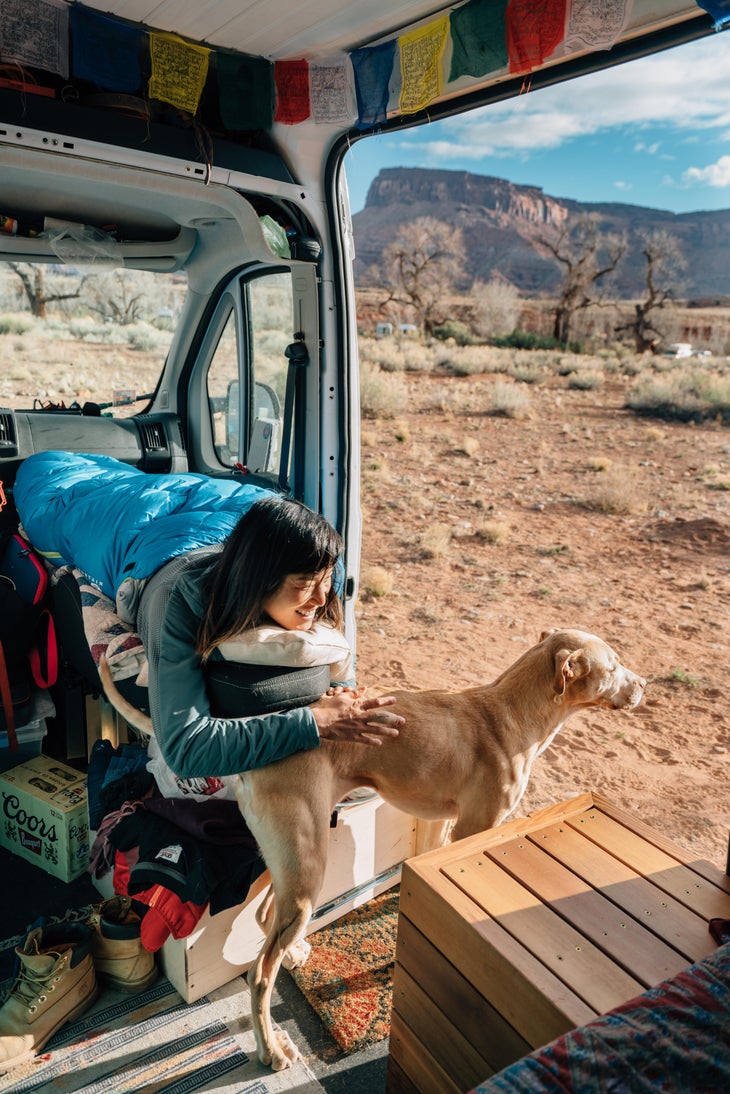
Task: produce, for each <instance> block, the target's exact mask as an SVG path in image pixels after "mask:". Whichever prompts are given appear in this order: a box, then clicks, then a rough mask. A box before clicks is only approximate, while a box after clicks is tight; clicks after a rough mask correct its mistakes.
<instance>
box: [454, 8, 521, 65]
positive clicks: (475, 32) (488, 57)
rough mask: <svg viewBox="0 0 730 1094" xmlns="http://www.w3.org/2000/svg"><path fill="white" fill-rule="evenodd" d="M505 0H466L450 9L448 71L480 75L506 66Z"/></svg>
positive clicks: (507, 58)
mask: <svg viewBox="0 0 730 1094" xmlns="http://www.w3.org/2000/svg"><path fill="white" fill-rule="evenodd" d="M508 2H509V0H469V2H468V3H467V4H465V5H464V6H463V7H462V8H457V9H456V11H452V13H451V17H450V18H451V41H452V46H453V50H452V54H451V71H450V73H449V81H450V82H451V81H453V80H458V78H459V77H460V76H484V75H486V73H487V72H495V71H496V70H497V69H500V68H506V67H507V64H508V61H509V57H508V54H507V42H506V35H505V11H506V9H507V4H508Z"/></svg>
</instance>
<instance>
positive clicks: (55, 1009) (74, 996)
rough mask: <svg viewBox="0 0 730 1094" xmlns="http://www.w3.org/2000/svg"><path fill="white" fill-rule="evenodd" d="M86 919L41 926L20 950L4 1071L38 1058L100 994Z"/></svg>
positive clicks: (0, 1054)
mask: <svg viewBox="0 0 730 1094" xmlns="http://www.w3.org/2000/svg"><path fill="white" fill-rule="evenodd" d="M90 941H91V931H90V930H89V928H88V927H86V926H84V924H83V923H57V924H53V925H51V926H44V927H35V928H34V929H33V930H32V931H31V932H30V934H29V935H28V937H27V938H26V940H25V943H24V945H23V948H22V949H21V948H20V947H17V948H16V950H15V954H16V957H17V959H18V964H19V971H18V975H17V977H16V979H15V981H14V983H13V986H12V987H11V989H10V992H9V994H8V997H7V999H6V1000H5V1003H4V1004H3V1006H2V1007H0V1072H3V1071H7V1070H9V1069H10V1068H12V1067H16V1066H17V1065H18V1064H23V1063H26V1062H27V1061H29V1060H32V1058H33V1056H34V1055H35V1054H36V1052H39V1051H40V1050H41V1049H42V1048H43V1046H44V1045H45V1043H46V1041H48V1040H50V1038H51V1037H52V1036H53V1034H54V1033H55V1032H56V1030H58V1029H60V1028H61V1026H63V1025H64V1024H65V1023H66V1022H71V1021H73V1019H74V1018H78V1017H79V1015H81V1014H83V1013H84V1011H85V1010H87V1008H88V1007H90V1006H91V1004H92V1003H93V1001H94V999H95V998H96V995H97V991H98V988H97V985H96V975H95V973H94V963H93V961H92V960H91V953H90V952H89V944H90Z"/></svg>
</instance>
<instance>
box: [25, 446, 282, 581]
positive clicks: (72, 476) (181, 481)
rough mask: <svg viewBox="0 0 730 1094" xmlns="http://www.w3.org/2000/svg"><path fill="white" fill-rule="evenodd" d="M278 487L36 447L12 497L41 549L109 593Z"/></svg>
mask: <svg viewBox="0 0 730 1094" xmlns="http://www.w3.org/2000/svg"><path fill="white" fill-rule="evenodd" d="M273 493H274V491H272V490H266V489H264V488H263V487H260V486H254V485H253V484H247V483H241V482H233V481H232V480H231V479H214V478H210V477H208V476H207V475H197V474H174V475H148V474H146V473H145V472H144V471H139V470H137V469H136V468H133V467H128V466H127V465H126V464H124V463H121V462H120V461H119V460H115V459H112V457H110V456H97V455H92V454H86V453H83V454H80V453H76V452H39V453H37V454H36V455H34V456H29V457H28V458H27V459H25V460H23V462H22V464H21V465H20V468H19V470H18V474H17V476H16V479H15V485H14V488H13V496H14V500H15V505H16V508H17V510H18V515H19V516H20V521H21V524H22V526H23V529H24V531H25V534H26V535H27V537H28V539H29V540H30V541H31V543H32V544H33V546H34V547H35V548H36V550H37V551H38V552H39V553H40V554H42V555H43V557H44V558H46V559H47V560H48V561H49V562H50V563H52V564H53V565H55V566H62V565H65V564H68V565H73V566H75V567H77V568H78V569H79V570H82V571H83V572H84V573H85V574H86V575H87V576H88V577H89V578H90V579H91V581H92V582H93V584H94V585H97V586H98V587H99V588H100V589H101V590H102V592H104V593H105V594H106V595H107V596H108V597H110V598H111V599H112V600H114V599H115V597H116V594H117V590H118V589H119V587H120V586H121V584H122V582H124V581H126V580H127V579H129V578H132V579H136V580H144V579H145V578H148V577H151V576H152V574H154V573H155V571H156V570H159V568H160V567H161V566H163V565H164V564H165V563H166V562H169V561H170V559H172V558H175V557H176V556H178V555H182V554H186V553H187V552H188V551H192V550H194V549H195V548H196V547H207V546H212V545H213V544H216V543H222V542H223V540H225V539H227V537H228V536H229V534H230V533H231V531H232V530H233V528H234V526H235V525H236V523H237V522H238V520H239V518H240V517H242V516H243V514H244V513H246V512H247V511H248V510H249V509H250V508H251V506H252V505H253V504H254V502H256V501H258V500H259V498H263V497H268V496H270V495H271V494H273Z"/></svg>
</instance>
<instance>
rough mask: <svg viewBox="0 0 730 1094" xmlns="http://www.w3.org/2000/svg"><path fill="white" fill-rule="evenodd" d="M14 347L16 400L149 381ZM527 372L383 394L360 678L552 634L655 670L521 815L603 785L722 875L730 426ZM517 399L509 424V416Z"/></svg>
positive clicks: (371, 430)
mask: <svg viewBox="0 0 730 1094" xmlns="http://www.w3.org/2000/svg"><path fill="white" fill-rule="evenodd" d="M6 338H7V339H8V344H7V346H6V347H4V349H6V350H7V355H6V356H5V358H4V359H5V360H6V361H8V360H9V361H12V362H13V367H12V369H10V370H7V369H6V370H5V375H4V377H3V378H1V383H0V404H2V405H9V406H28V405H30V404H31V403H32V399H33V397H34V396H35V395H36V394H42V395H43V396H44V397H45V398H54V399H56V400H57V399H58V398H59V397H62V398H63V399H64V400H65V401H66V403H67V404H68V402H70V401H71V399H72V398H74V397H76V396H79V397H80V398H81V399H82V400H83V399H91V400H102V401H103V400H104V399H105V398H107V397H108V395H109V392H110V390H111V389H112V388H113V387H115V386H116V387H119V386H120V387H124V388H130V387H131V388H133V387H135V386H136V387H137V389H138V390H139V391H144V390H147V391H149V390H152V387H153V385H154V378H155V375H156V372H157V366H156V365H152V364H151V363H150V362H149V361H148V360H147V359H146V357H145V355H144V354H139V353H135V352H131V351H127V350H122V349H118V348H115V349H114V350H113V351H106V350H100V348H99V347H94V346H92V345H89V344H87V343H77V344H75V345H74V344H70V345H68V346H66V345H64V347H63V349H64V353H63V360H61V353H60V350H61V347H60V346H58V347H56V359H57V360H58V362H59V363H58V366H57V372H58V375H54V372H53V368H51V367H49V365H48V363H47V362H48V357H47V355H46V356H45V359H44V352H43V350H42V349H41V348H39V347H38V346H37V345H35V346H34V347H33V346H32V343H28V345H27V347H26V345H25V339H22V338H15V337H12V336H3V339H2V340H3V342H4V341H5V339H6ZM513 371H514V370H513ZM519 375H520V372H519V370H518V371H516V372H514V374H513V375H512V376H510V377H505V376H504V375H501V376H500V375H497V374H494V373H481V374H480V373H479V372H478V371H477V372H473V373H472V374H471V375H467V376H459V375H455V374H453V373H452V374H449V373H448V372H444V371H443V370H441V371H440V372H439V371H435V372H428V373H427V372H404V373H401V374H400V375H399V376H398V377H397V395H398V398H397V400H396V399H393V400H390V402H391V403H392V404H393V405H388V404H389V399H388V393H387V391H386V392H385V406H384V409H383V410H382V412H378V411H372V410H370V411H369V412H368V413H367V415H366V416H365V417H364V419H363V423H362V509H363V543H362V583H361V595H360V599H359V603H358V607H357V614H358V646H357V655H358V677H359V680H360V681H361V682H362V683H365V684H369V685H378V686H382V685H385V686H387V687H391V686H392V687H395V686H398V687H403V686H405V687H408V688H430V687H439V688H461V687H471V686H474V685H477V684H481V683H485V682H488V681H489V680H491V679H493V678H494V677H495V676H496V675H498V674H499V672H501V671H502V669H503V668H505V667H506V666H507V665H508V664H510V663H511V662H512V661H514V660H516V659H517V657H518V656H519V655H520V654H521V653H522V652H523V651H524V650H525V649H526V648H527V647H528V646H529V645H531V644H532V643H534V642H535V641H537V640H538V638H539V635H540V632H541V631H542V630H543V629H546V628H549V627H554V626H560V627H562V626H566V625H567V626H577V627H579V628H581V629H584V630H589V631H593V632H595V633H597V634H598V635H600V636H601V637H602V638H604V639H605V640H606V641H607V642H609V643H610V644H611V645H612V646H614V648H615V649H616V650H617V651H618V652H619V654H620V656H621V658H622V659H623V661H624V662H625V663H626V664H627V665H628V666H629V667H630V668H632V669H634V670H635V671H637V672H639V673H640V674H641V675H643V676H645V677H647V679H648V686H647V689H646V696H645V700H644V702H643V704H642V705H641V706H640V707H639V708H637V709H635V710H633V711H630V712H609V711H602V710H601V711H598V710H597V711H592V712H589V713H581V714H577V715H575V716H574V718H573V719H571V720H570V721H569V722H568V724H567V726H566V728H565V729H564V731H563V732H562V733H561V735H560V736H558V737H557V738H556V740H555V741H554V743H553V744H552V745H551V747H550V748H549V749H548V750H547V751H546V752H545V753H544V754H543V755H542V756H541V757H540V758H539V759H538V760H537V762H536V764H535V768H534V772H533V777H532V780H531V783H530V786H529V788H528V792H527V794H526V796H525V798H524V799H523V801H522V803H521V805H520V812H521V813H523V814H524V813H529V812H532V811H534V810H536V809H538V808H541V807H543V806H545V805H548V804H551V803H553V802H557V801H561V800H564V799H566V798H570V797H572V796H574V795H576V794H578V793H581V792H582V791H584V790H599V791H602V792H603V793H604V794H605V795H606V796H608V797H609V798H610V799H612V800H613V801H614V802H615V803H616V804H617V805H620V806H623V807H625V808H628V809H631V810H632V811H634V812H635V813H636V815H638V816H639V817H640V818H641V819H643V820H644V821H646V822H647V823H649V824H651V825H653V826H655V827H657V828H659V829H660V830H661V831H663V832H664V833H665V834H666V835H667V836H669V837H670V838H673V839H675V840H676V841H678V842H679V843H680V844H681V845H683V846H684V847H685V848H687V849H688V850H690V851H691V852H693V853H696V854H697V855H698V856H699V857H705V858H708V859H710V860H711V861H712V862H714V863H715V864H716V865H718V866H724V864H725V859H726V853H727V843H728V834H729V833H730V702H729V701H728V684H727V681H728V677H729V676H730V614H729V613H728V605H729V604H730V511H729V510H730V431H729V430H728V427H727V425H724V426H723V425H722V424H721V423H720V422H719V421H717V422H716V421H711V422H709V423H705V424H694V425H693V424H689V423H680V422H676V421H662V420H654V419H651V418H647V417H639V416H637V415H635V414H634V413H633V412H632V411H629V410H626V409H625V401H626V394H627V391H628V390H629V389H630V387H631V385H632V384H633V383H635V377H633V376H631V375H630V374H628V373H623V372H622V371H621V370H620V369H618V370H616V369H614V370H613V371H611V372H608V371H607V372H606V373H605V374H604V375H603V376H602V377H601V383H600V384H596V386H594V387H593V388H591V389H580V388H579V387H575V386H574V384H573V382H572V380H571V376H570V375H569V374H566V375H561V374H560V370H556V369H550V368H549V367H541V368H540V369H535V368H533V369H532V370H531V371H530V369H529V368H528V366H525V365H524V363H523V365H522V371H521V375H522V377H523V379H530V380H531V381H532V382H530V383H517V381H516V377H518V376H519ZM41 383H43V385H44V386H43V388H42V390H41V387H40V384H41ZM505 384H508V385H509V384H514V389H515V392H516V393H517V392H518V393H519V394H520V396H521V399H522V404H523V405H522V409H521V412H520V414H518V415H516V416H514V417H510V416H505V415H500V414H495V413H494V409H493V408H494V393H495V389H496V386H497V385H502V386H504V385H505ZM394 390H395V389H394ZM396 402H397V406H396V405H395V403H396ZM364 406H365V401H364Z"/></svg>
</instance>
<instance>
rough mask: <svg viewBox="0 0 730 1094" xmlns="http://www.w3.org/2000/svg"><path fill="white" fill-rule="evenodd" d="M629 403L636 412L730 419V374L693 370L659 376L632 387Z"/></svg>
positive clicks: (668, 417) (686, 418)
mask: <svg viewBox="0 0 730 1094" xmlns="http://www.w3.org/2000/svg"><path fill="white" fill-rule="evenodd" d="M626 406H627V407H628V408H629V409H630V410H633V411H635V412H636V413H637V414H645V415H649V416H652V417H655V418H664V419H666V420H672V419H674V420H677V421H680V422H690V421H704V420H707V419H719V420H721V421H723V422H725V423H730V378H729V377H727V376H723V375H715V374H712V373H708V372H691V371H690V372H684V371H681V372H677V373H675V374H674V375H672V376H662V377H657V378H655V379H652V380H648V381H647V382H646V383H644V384H640V385H639V386H637V387H636V388H634V389H633V390H632V391H630V392H629V395H628V398H627V400H626Z"/></svg>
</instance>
